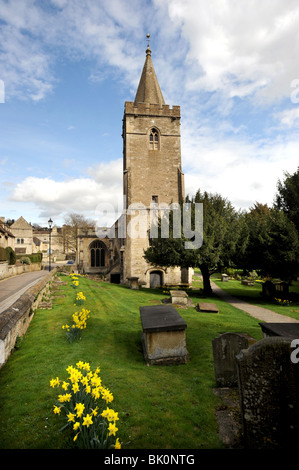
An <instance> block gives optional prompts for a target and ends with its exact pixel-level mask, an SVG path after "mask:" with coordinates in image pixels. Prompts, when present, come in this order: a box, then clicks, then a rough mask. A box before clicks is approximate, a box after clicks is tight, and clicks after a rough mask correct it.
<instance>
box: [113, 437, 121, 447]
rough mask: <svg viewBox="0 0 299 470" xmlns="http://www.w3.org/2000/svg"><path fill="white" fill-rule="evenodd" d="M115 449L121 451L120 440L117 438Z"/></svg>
mask: <svg viewBox="0 0 299 470" xmlns="http://www.w3.org/2000/svg"><path fill="white" fill-rule="evenodd" d="M114 449H121V444H120V442H119V438H117V439H116V441H115V444H114Z"/></svg>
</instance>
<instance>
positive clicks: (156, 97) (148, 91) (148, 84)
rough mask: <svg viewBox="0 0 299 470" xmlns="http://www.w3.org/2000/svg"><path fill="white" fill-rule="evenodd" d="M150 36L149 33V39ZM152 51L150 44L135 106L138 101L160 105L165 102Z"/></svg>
mask: <svg viewBox="0 0 299 470" xmlns="http://www.w3.org/2000/svg"><path fill="white" fill-rule="evenodd" d="M149 38H150V35H149V34H147V39H148V40H149ZM151 53H152V51H151V50H150V47H149V44H148V45H147V49H146V58H145V63H144V66H143V70H142V74H141V77H140V81H139V85H138V89H137V93H136V96H135V101H134V104H135V106H137V105H138V103H149V104H159V105H160V106H162V104H165V102H164V98H163V95H162V92H161V89H160V86H159V82H158V80H157V76H156V73H155V69H154V66H153V62H152V57H151Z"/></svg>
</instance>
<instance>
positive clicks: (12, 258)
mask: <svg viewBox="0 0 299 470" xmlns="http://www.w3.org/2000/svg"><path fill="white" fill-rule="evenodd" d="M5 251H6V259H7V261H8V264H9V265H13V264H16V259H17V256H16V254H15V252H14V250H13V249H12V248H11V247H10V246H8V247H7V248H5Z"/></svg>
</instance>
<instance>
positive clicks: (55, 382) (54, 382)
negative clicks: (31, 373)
mask: <svg viewBox="0 0 299 470" xmlns="http://www.w3.org/2000/svg"><path fill="white" fill-rule="evenodd" d="M58 385H59V378H58V377H56V379H52V380H50V387H53V388H54V387H58Z"/></svg>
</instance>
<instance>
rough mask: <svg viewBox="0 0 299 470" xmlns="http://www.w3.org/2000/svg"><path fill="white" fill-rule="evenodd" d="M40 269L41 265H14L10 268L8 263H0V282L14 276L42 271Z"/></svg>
mask: <svg viewBox="0 0 299 470" xmlns="http://www.w3.org/2000/svg"><path fill="white" fill-rule="evenodd" d="M40 269H41V263H32V264H14V265H12V266H9V265H8V263H7V261H3V262H1V263H0V280H1V279H6V278H8V277H12V276H17V275H18V274H23V273H31V272H33V271H40Z"/></svg>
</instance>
